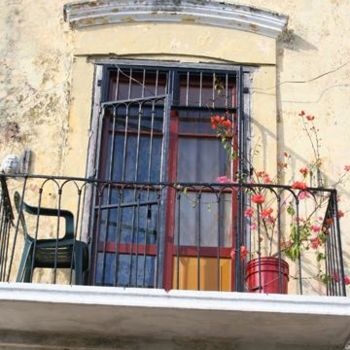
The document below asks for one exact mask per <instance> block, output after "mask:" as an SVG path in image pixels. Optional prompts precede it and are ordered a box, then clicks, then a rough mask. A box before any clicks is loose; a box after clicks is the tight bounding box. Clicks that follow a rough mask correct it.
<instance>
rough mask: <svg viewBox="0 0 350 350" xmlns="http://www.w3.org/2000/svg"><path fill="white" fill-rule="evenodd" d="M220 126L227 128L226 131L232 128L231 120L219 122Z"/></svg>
mask: <svg viewBox="0 0 350 350" xmlns="http://www.w3.org/2000/svg"><path fill="white" fill-rule="evenodd" d="M221 125H222V126H223V127H225V128H227V129H230V128H231V127H232V123H231V120H228V119H226V120H223V121H222V122H221Z"/></svg>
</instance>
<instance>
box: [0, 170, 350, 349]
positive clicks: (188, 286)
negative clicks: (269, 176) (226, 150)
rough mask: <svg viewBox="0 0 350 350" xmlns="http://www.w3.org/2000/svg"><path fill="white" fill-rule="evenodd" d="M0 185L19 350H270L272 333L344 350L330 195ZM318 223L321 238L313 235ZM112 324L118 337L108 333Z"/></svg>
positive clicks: (0, 295)
mask: <svg viewBox="0 0 350 350" xmlns="http://www.w3.org/2000/svg"><path fill="white" fill-rule="evenodd" d="M0 181H1V211H0V214H1V225H0V228H1V231H0V247H1V251H0V252H1V254H0V278H1V282H2V283H1V284H0V286H1V287H0V299H1V301H0V304H1V307H2V310H3V315H4V316H5V318H4V320H3V321H1V322H0V330H1V332H2V333H3V339H5V338H6V339H8V343H9V344H13V343H16V342H17V340H18V339H20V341H19V342H20V343H21V344H22V345H23V344H27V345H28V344H32V345H31V346H33V344H34V346H38V347H39V346H42V345H43V344H44V343H43V340H42V338H41V337H37V334H38V332H39V333H40V334H41V333H44V334H46V335H50V337H52V339H53V340H52V344H54V345H55V346H56V345H57V344H59V345H60V346H69V342H68V343H67V341H66V336H67V335H68V334H69V337H70V339H72V342H74V341H76V342H78V343H79V341H80V340H79V339H81V336H82V335H83V334H84V341H85V342H86V346H95V345H93V344H96V342H98V341H99V340H98V339H100V337H101V336H102V337H104V341H103V342H102V343H101V344H103V346H105V347H104V348H108V346H112V345H111V344H112V343H113V341H114V340H115V341H117V340H116V339H117V338H118V339H119V340H118V341H120V339H122V341H123V342H126V343H128V341H130V339H132V342H135V344H134V346H137V345H136V344H137V342H140V341H141V342H142V339H145V338H148V339H150V341H151V343H152V344H153V342H154V344H153V345H154V346H160V345H159V344H160V343H159V342H163V341H164V342H168V341H170V339H172V340H171V341H173V340H174V339H177V340H176V341H180V342H183V343H182V344H183V346H184V347H189V348H190V346H191V341H193V340H191V339H192V338H193V339H201V341H205V342H206V344H211V342H213V341H214V343H215V342H218V341H219V342H220V343H222V344H223V346H224V345H225V344H226V345H225V346H228V345H227V344H231V345H232V344H236V345H237V346H238V347H237V348H239V349H240V348H244V349H246V348H249V349H250V348H252V349H254V348H255V347H254V346H255V345H254V343H255V342H262V343H266V344H268V343H269V341H271V342H274V341H275V340H274V336H275V335H274V334H276V330H277V332H278V334H279V335H278V336H277V338H278V339H277V338H276V339H277V340H278V343H280V344H284V345H286V346H287V345H288V346H291V348H293V349H298V348H300V349H301V348H303V346H309V348H315V349H316V348H317V349H319V348H322V346H324V345H327V346H328V347H326V348H328V349H331V348H334V349H336V348H339V347H340V346H343V345H344V344H345V342H346V339H347V336H348V334H347V323H346V322H344V320H346V319H347V317H348V316H349V314H350V312H349V303H348V301H347V299H346V298H343V297H344V296H345V295H346V288H345V282H346V278H345V275H344V264H343V257H342V250H341V235H340V230H339V213H338V209H337V194H336V191H335V190H333V189H324V188H312V187H309V188H307V189H305V190H300V189H295V188H294V189H293V188H291V187H289V186H282V185H266V184H264V185H263V184H247V183H223V184H218V183H213V184H199V183H177V184H174V183H116V182H106V181H97V180H94V179H84V178H69V177H52V176H41V175H30V176H4V175H2V176H1V177H0ZM257 194H259V195H262V194H263V195H264V201H265V202H264V205H265V204H268V207H269V208H271V210H269V211H268V213H266V212H263V210H266V207H265V206H264V205H263V204H262V203H260V202H259V201H256V199H254V195H257ZM320 203H321V204H322V205H320ZM247 209H250V212H249V211H248V212H247ZM253 213H254V214H253ZM271 213H273V214H274V216H273V215H272V214H271ZM254 215H255V216H254ZM310 215H311V216H310ZM311 217H312V218H315V220H318V222H319V223H320V227H319V228H317V229H315V231H316V233H315V232H313V231H312V230H311V231H307V232H306V225H309V224H308V223H306V221H307V219H305V218H311ZM272 218H274V219H273V220H272ZM268 220H269V221H268ZM267 225H270V226H267ZM266 230H267V231H266ZM291 232H292V233H291ZM293 234H294V236H293ZM310 234H312V235H313V236H309V235H310ZM315 235H317V237H321V238H322V239H321V241H315V240H314V239H315V237H316V236H315ZM293 239H294V242H292V241H291V240H293ZM312 240H314V241H312ZM312 242H317V244H312ZM316 245H317V246H316ZM295 247H299V249H298V250H297V251H296V253H295V250H293V249H291V248H295ZM293 252H294V253H295V254H294V255H293ZM266 258H271V259H274V261H275V263H274V266H273V267H272V268H271V265H268V267H266V266H264V264H263V262H264V260H265V259H266ZM252 260H254V261H255V265H254V266H255V268H252V267H250V270H249V266H250V264H251V263H250V262H251V261H252ZM285 263H286V264H287V266H288V270H286V267H285ZM266 269H267V270H266ZM272 270H273V271H272ZM266 271H267V272H268V273H266ZM249 274H250V275H253V276H254V278H249ZM269 275H270V277H269ZM271 275H272V279H271ZM268 278H270V279H268ZM248 292H250V293H248ZM283 294H286V295H283ZM335 297H336V298H335ZM48 310H52V312H53V314H51V313H50V312H48ZM111 313H113V314H116V315H120V317H121V320H122V319H123V320H124V321H123V322H122V325H121V324H119V323H118V322H119V321H118V322H117V323H118V324H119V325H121V327H119V326H118V327H117V326H112V325H111V323H110V322H111V319H110V317H111ZM92 315H93V316H92ZM144 317H145V319H144ZM68 320H69V321H68ZM87 320H88V321H87ZM185 320H186V321H185ZM52 322H53V323H52ZM252 324H254V325H252ZM320 324H322V326H320ZM271 325H272V326H273V327H272V326H271ZM271 327H272V328H271ZM14 330H15V331H14ZM251 334H254V335H253V336H252V335H251ZM120 337H121V338H120ZM216 339H218V340H216ZM214 343H213V344H214ZM79 344H81V343H79ZM84 344H85V343H84ZM45 345H46V343H45ZM153 345H152V346H153ZM163 345H164V344H163ZM231 345H230V346H231ZM23 346H24V348H25V346H26V345H23ZM164 346H165V345H164ZM213 346H214V345H213ZM239 346H241V347H239ZM266 346H268V345H266ZM73 348H74V347H73Z"/></svg>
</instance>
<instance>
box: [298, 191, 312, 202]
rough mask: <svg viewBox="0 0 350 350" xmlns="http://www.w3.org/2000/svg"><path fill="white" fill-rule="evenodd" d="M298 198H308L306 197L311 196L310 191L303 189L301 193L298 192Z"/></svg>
mask: <svg viewBox="0 0 350 350" xmlns="http://www.w3.org/2000/svg"><path fill="white" fill-rule="evenodd" d="M298 198H299V199H300V200H303V199H306V198H310V193H309V192H307V191H301V192H299V194H298Z"/></svg>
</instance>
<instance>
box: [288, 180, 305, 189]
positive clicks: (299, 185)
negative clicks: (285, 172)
mask: <svg viewBox="0 0 350 350" xmlns="http://www.w3.org/2000/svg"><path fill="white" fill-rule="evenodd" d="M292 188H293V189H294V190H302V191H305V190H306V189H307V185H306V183H305V182H302V181H294V182H293V184H292Z"/></svg>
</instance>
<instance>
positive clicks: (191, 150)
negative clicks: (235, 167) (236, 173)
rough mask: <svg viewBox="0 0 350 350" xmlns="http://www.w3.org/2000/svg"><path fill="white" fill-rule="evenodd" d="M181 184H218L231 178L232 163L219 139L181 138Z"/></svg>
mask: <svg viewBox="0 0 350 350" xmlns="http://www.w3.org/2000/svg"><path fill="white" fill-rule="evenodd" d="M178 147H179V148H178V172H177V179H178V181H179V182H204V183H212V182H216V179H217V178H218V177H219V176H224V175H226V176H229V174H230V161H229V160H228V159H227V155H226V153H225V150H224V149H223V147H222V145H221V143H220V141H219V140H218V139H216V138H215V139H207V138H201V139H200V138H180V139H179V146H178Z"/></svg>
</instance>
